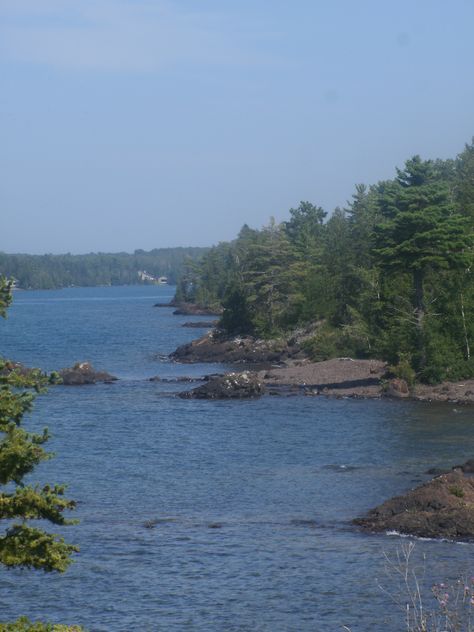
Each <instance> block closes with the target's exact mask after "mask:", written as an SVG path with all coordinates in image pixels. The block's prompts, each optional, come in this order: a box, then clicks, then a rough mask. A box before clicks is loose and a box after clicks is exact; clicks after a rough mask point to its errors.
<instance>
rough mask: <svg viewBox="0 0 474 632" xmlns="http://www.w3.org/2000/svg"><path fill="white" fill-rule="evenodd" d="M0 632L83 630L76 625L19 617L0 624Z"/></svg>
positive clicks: (69, 631) (73, 631) (81, 631)
mask: <svg viewBox="0 0 474 632" xmlns="http://www.w3.org/2000/svg"><path fill="white" fill-rule="evenodd" d="M0 632H84V628H81V627H80V626H78V625H60V624H58V623H41V622H33V621H30V620H29V619H28V618H27V617H20V618H19V619H17V620H16V621H13V622H12V623H0Z"/></svg>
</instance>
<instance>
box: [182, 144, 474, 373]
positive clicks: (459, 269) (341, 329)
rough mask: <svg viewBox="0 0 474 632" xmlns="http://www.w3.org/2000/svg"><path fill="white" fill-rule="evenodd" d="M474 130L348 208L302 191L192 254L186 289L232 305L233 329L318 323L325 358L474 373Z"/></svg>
mask: <svg viewBox="0 0 474 632" xmlns="http://www.w3.org/2000/svg"><path fill="white" fill-rule="evenodd" d="M473 245H474V140H473V141H472V142H471V143H470V144H467V145H466V146H465V148H464V150H463V151H462V152H461V153H460V154H459V155H458V156H457V157H456V158H455V159H449V160H422V159H421V158H420V157H419V156H414V157H413V158H411V159H409V160H407V161H406V163H405V165H404V167H403V168H402V169H397V170H396V174H395V177H394V178H393V179H391V180H386V181H382V182H378V183H377V184H374V185H371V186H366V185H363V184H359V185H357V186H356V187H355V191H354V193H353V195H352V199H351V200H350V201H349V202H348V203H347V205H346V207H345V208H336V209H335V210H334V211H333V213H332V214H331V215H330V216H328V215H327V213H326V211H325V210H324V209H323V208H321V207H320V206H317V205H315V204H313V203H310V202H301V203H300V205H299V206H298V207H297V208H292V209H290V211H289V219H288V220H287V221H284V222H282V223H279V224H278V223H276V222H275V221H274V220H273V219H272V220H271V221H270V223H269V224H268V225H267V226H264V227H263V228H262V229H260V230H256V229H252V228H249V227H248V226H247V225H245V226H244V227H243V228H242V229H241V231H240V233H239V235H238V236H237V238H236V239H235V240H234V241H232V242H226V243H220V244H219V245H217V246H215V247H213V248H212V249H210V250H209V252H207V253H206V254H205V255H204V256H203V257H202V259H201V260H200V261H199V262H194V263H192V264H188V265H187V266H186V268H185V269H184V271H183V273H182V274H181V276H180V278H179V281H178V286H177V294H176V298H177V300H186V301H194V302H197V303H201V304H203V305H206V306H211V307H218V306H220V307H223V308H224V312H223V316H222V319H221V323H220V324H221V326H222V328H223V329H224V331H225V332H226V333H227V334H233V335H234V334H252V335H256V336H260V337H274V336H280V335H286V334H288V332H290V331H292V330H294V329H296V328H298V327H303V326H305V325H307V324H309V323H317V325H318V326H317V328H316V330H315V331H316V333H315V334H314V336H313V337H312V338H310V339H309V340H308V342H307V350H308V352H309V353H310V355H311V356H312V357H313V358H314V359H316V360H322V359H327V358H330V357H335V356H339V355H351V356H353V357H354V356H355V357H361V358H364V357H379V358H382V359H385V360H387V361H389V362H390V363H392V365H394V366H395V367H397V370H398V371H399V373H400V374H401V375H404V376H405V377H406V378H407V379H409V380H410V381H411V380H413V379H415V376H416V377H417V378H418V379H420V380H423V381H428V382H438V381H441V380H443V379H458V378H466V377H470V376H472V375H474V362H473V360H472V356H471V348H472V346H473V341H474V279H473V271H472V263H473V252H474V249H473Z"/></svg>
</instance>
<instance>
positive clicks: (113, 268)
mask: <svg viewBox="0 0 474 632" xmlns="http://www.w3.org/2000/svg"><path fill="white" fill-rule="evenodd" d="M207 250H208V249H207V248H156V249H154V250H150V251H149V252H146V251H144V250H135V252H134V253H133V254H129V253H126V252H120V253H113V254H110V253H91V254H85V255H71V254H63V255H51V254H46V255H28V254H6V253H3V252H0V275H3V276H4V277H7V278H13V279H15V281H16V283H17V285H18V287H20V288H22V289H40V290H46V289H52V288H60V287H70V286H82V287H85V286H97V285H134V284H137V283H142V282H143V281H142V280H140V278H139V276H138V272H139V271H146V272H147V273H148V274H150V275H151V276H153V277H161V276H166V277H167V278H168V282H169V283H172V284H174V283H176V280H177V278H178V277H179V275H180V273H181V271H182V269H183V265H184V263H185V261H186V260H187V259H190V260H194V259H197V258H198V257H200V256H202V255H203V254H204V253H205V252H207Z"/></svg>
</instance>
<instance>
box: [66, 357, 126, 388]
mask: <svg viewBox="0 0 474 632" xmlns="http://www.w3.org/2000/svg"><path fill="white" fill-rule="evenodd" d="M59 375H60V377H61V379H62V383H63V384H65V385H66V386H81V385H83V384H96V383H97V382H105V383H107V384H109V383H111V382H115V380H117V379H118V378H116V377H115V376H113V375H110V373H107V372H105V371H96V370H95V369H94V368H93V366H92V365H91V364H90V363H89V362H78V363H77V364H75V365H74V366H73V367H71V368H67V369H61V370H60V371H59Z"/></svg>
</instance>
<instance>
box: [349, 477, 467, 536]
mask: <svg viewBox="0 0 474 632" xmlns="http://www.w3.org/2000/svg"><path fill="white" fill-rule="evenodd" d="M473 507H474V478H472V477H470V476H465V475H464V474H463V473H462V472H460V471H459V470H457V469H456V470H453V471H452V472H449V473H447V474H442V475H441V476H437V477H435V478H433V479H432V480H431V481H429V482H428V483H425V484H424V485H420V486H419V487H416V488H415V489H412V490H411V491H409V492H408V493H407V494H404V495H402V496H396V497H395V498H392V499H390V500H387V501H386V502H384V503H383V504H381V505H379V506H378V507H375V508H374V509H372V510H371V511H369V512H368V514H367V515H366V516H365V517H363V518H357V519H356V520H354V521H353V522H354V524H356V525H358V526H360V527H362V528H363V529H366V530H368V531H376V532H379V531H397V532H399V533H403V534H407V535H415V536H419V537H427V538H448V539H472V538H474V509H473Z"/></svg>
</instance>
